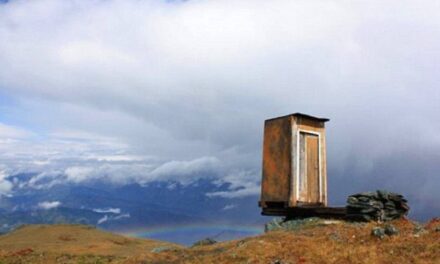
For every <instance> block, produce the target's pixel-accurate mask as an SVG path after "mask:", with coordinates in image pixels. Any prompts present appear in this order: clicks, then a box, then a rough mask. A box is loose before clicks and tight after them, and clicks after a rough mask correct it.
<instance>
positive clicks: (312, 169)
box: [259, 113, 329, 215]
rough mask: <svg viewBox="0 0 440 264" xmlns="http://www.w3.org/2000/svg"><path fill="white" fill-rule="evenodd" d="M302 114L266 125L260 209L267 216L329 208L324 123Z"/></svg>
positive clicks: (322, 120)
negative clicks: (300, 209)
mask: <svg viewBox="0 0 440 264" xmlns="http://www.w3.org/2000/svg"><path fill="white" fill-rule="evenodd" d="M327 121H329V119H327V118H320V117H314V116H309V115H305V114H301V113H295V114H290V115H287V116H281V117H277V118H272V119H268V120H266V121H265V123H264V141H263V171H262V174H263V175H262V182H261V199H260V202H259V206H260V207H261V208H262V214H264V215H285V214H286V211H287V210H288V209H289V208H304V207H309V208H310V207H325V206H327V169H326V154H325V153H326V148H325V122H327Z"/></svg>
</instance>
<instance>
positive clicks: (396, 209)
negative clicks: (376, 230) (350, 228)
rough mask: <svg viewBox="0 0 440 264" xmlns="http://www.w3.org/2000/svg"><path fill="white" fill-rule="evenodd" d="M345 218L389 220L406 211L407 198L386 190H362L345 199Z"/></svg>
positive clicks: (399, 216)
mask: <svg viewBox="0 0 440 264" xmlns="http://www.w3.org/2000/svg"><path fill="white" fill-rule="evenodd" d="M347 203H348V205H347V218H348V219H350V220H356V221H359V220H361V221H372V220H375V221H390V220H393V219H398V218H401V217H403V216H404V215H406V214H407V213H408V210H409V207H408V205H407V200H406V199H405V198H403V196H402V195H400V194H397V193H392V192H387V191H376V192H364V193H358V194H353V195H350V196H349V197H348V199H347Z"/></svg>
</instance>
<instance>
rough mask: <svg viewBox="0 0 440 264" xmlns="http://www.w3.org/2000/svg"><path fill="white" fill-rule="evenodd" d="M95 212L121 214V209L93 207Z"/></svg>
mask: <svg viewBox="0 0 440 264" xmlns="http://www.w3.org/2000/svg"><path fill="white" fill-rule="evenodd" d="M93 212H97V213H112V214H120V213H121V209H120V208H111V207H110V208H97V209H93Z"/></svg>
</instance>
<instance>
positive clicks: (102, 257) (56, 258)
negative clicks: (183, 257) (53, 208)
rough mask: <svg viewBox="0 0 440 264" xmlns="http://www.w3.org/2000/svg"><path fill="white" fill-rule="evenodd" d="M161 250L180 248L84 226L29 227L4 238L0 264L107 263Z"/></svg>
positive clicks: (1, 241)
mask: <svg viewBox="0 0 440 264" xmlns="http://www.w3.org/2000/svg"><path fill="white" fill-rule="evenodd" d="M160 247H170V248H179V247H180V246H178V245H176V244H172V243H167V242H161V241H155V240H147V239H136V238H128V237H125V236H120V235H116V234H112V233H109V232H104V231H101V230H98V229H96V228H94V227H90V226H84V225H27V226H23V227H20V228H18V229H16V230H14V231H13V232H11V233H9V234H6V235H2V236H0V263H3V262H6V263H33V262H34V263H77V262H85V263H88V262H87V259H88V260H90V261H91V263H106V262H108V261H113V262H114V261H121V260H123V259H125V258H126V257H128V256H133V255H138V254H142V253H143V252H150V251H151V250H153V249H154V248H160Z"/></svg>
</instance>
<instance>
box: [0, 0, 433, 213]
mask: <svg viewBox="0 0 440 264" xmlns="http://www.w3.org/2000/svg"><path fill="white" fill-rule="evenodd" d="M439 11H440V6H439V4H438V2H436V1H418V2H417V3H414V2H410V1H403V2H402V1H389V2H383V1H368V2H367V1H365V2H356V3H353V2H351V1H313V2H309V1H290V0H289V1H287V0H279V1H247V0H243V1H213V0H206V1H183V2H180V1H175V2H173V3H170V2H167V1H131V0H128V1H113V0H109V1H98V0H97V1H52V0H36V1H9V2H8V3H5V4H2V5H0V40H1V41H0V110H1V113H0V142H1V143H0V148H1V150H0V153H1V154H0V171H1V174H0V186H2V187H0V192H2V193H8V192H11V190H12V189H13V188H12V186H13V183H11V182H8V180H7V176H8V175H11V174H14V173H18V172H26V171H33V172H37V173H40V174H39V176H38V177H40V179H41V178H44V177H51V179H52V182H53V184H59V183H65V182H87V181H88V180H90V179H96V178H108V179H110V180H111V181H113V182H115V183H118V184H125V183H127V182H141V183H142V182H149V181H156V180H170V179H172V180H178V181H181V182H184V183H188V182H191V181H194V180H196V179H197V178H198V177H203V175H209V177H213V178H214V179H215V180H218V181H225V182H230V183H232V187H231V191H230V192H229V193H227V194H221V195H226V196H231V197H234V196H237V195H239V196H243V195H244V196H245V195H258V192H259V185H258V184H259V183H258V182H259V180H260V177H261V175H260V167H261V141H262V129H263V121H264V119H267V118H270V117H274V116H278V115H284V114H288V113H291V112H304V113H308V114H312V115H318V116H323V117H329V118H330V119H331V121H330V122H329V123H328V142H327V144H328V149H329V153H328V163H329V164H328V167H329V181H330V199H331V201H333V202H334V203H343V202H344V199H345V197H346V196H347V195H348V194H350V193H353V192H356V191H364V190H372V189H373V190H374V189H377V188H384V189H390V190H394V191H399V192H402V193H403V194H405V195H406V196H408V197H409V198H410V200H412V202H413V204H415V205H416V208H419V209H415V210H422V209H423V208H424V206H426V203H427V202H430V203H433V202H436V201H438V200H439V199H440V194H438V192H437V190H438V189H439V188H440V178H439V174H438V171H440V165H439V162H438V159H439V154H438V153H440V136H439V135H440V134H439V133H438V131H440V114H439V113H440V106H439V105H440V104H439V103H438V102H439V101H440V90H439V88H438V85H439V83H440V77H439V75H438V72H439V68H440V67H439V61H440V50H439V49H438V47H439V46H440V18H439V17H438V13H439ZM195 175H196V176H195ZM45 182H47V181H45ZM37 183H38V179H35V180H34V181H33V184H37ZM433 206H437V207H435V209H436V210H437V211H438V209H440V208H439V207H438V203H437V205H433ZM423 210H425V209H423ZM425 211H426V210H425Z"/></svg>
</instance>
